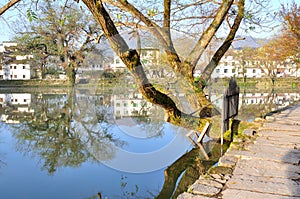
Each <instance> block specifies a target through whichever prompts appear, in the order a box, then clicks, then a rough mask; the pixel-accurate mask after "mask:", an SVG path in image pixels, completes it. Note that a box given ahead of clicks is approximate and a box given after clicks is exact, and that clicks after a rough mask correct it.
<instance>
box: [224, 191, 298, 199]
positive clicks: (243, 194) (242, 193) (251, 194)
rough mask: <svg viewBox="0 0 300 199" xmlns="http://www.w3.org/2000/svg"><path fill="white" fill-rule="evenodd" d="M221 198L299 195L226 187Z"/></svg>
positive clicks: (272, 198) (282, 198)
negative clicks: (283, 194)
mask: <svg viewBox="0 0 300 199" xmlns="http://www.w3.org/2000/svg"><path fill="white" fill-rule="evenodd" d="M222 194H223V196H222V198H223V199H299V197H291V196H282V195H274V194H267V193H258V192H253V191H246V190H236V189H226V190H225V191H223V192H222Z"/></svg>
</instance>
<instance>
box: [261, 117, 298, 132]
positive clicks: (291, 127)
mask: <svg viewBox="0 0 300 199" xmlns="http://www.w3.org/2000/svg"><path fill="white" fill-rule="evenodd" d="M299 118H300V117H299ZM264 128H272V129H275V130H276V129H277V130H279V129H280V130H281V129H283V130H284V131H291V132H293V131H294V132H300V126H299V125H291V124H280V122H278V123H265V124H264Z"/></svg>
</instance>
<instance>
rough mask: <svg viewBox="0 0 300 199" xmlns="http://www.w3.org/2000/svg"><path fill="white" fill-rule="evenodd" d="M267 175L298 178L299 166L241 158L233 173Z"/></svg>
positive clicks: (299, 173) (299, 174)
mask: <svg viewBox="0 0 300 199" xmlns="http://www.w3.org/2000/svg"><path fill="white" fill-rule="evenodd" d="M245 173H247V175H251V176H259V177H267V178H269V177H270V178H271V177H272V178H288V179H300V167H299V166H297V165H292V164H285V163H279V162H274V161H268V160H255V161H253V159H241V160H239V162H238V163H237V166H236V168H235V170H234V171H233V174H234V175H235V174H236V175H243V174H245Z"/></svg>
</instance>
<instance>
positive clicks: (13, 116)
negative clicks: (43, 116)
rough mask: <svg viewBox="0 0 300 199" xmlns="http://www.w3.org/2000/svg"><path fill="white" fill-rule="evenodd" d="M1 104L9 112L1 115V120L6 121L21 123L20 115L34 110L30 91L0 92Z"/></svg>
mask: <svg viewBox="0 0 300 199" xmlns="http://www.w3.org/2000/svg"><path fill="white" fill-rule="evenodd" d="M0 105H1V106H2V108H3V109H5V110H7V114H2V115H1V121H2V122H5V123H10V124H16V123H20V121H19V119H18V118H19V117H18V115H23V114H24V113H26V114H32V113H33V112H34V110H33V109H32V108H31V94H29V93H13V94H0ZM20 117H22V116H20Z"/></svg>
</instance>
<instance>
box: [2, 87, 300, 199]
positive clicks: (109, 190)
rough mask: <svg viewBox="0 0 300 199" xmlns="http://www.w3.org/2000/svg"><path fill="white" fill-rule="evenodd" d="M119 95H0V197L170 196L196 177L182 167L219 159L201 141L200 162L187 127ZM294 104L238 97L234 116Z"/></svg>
mask: <svg viewBox="0 0 300 199" xmlns="http://www.w3.org/2000/svg"><path fill="white" fill-rule="evenodd" d="M121 91H122V89H120V92H116V91H114V92H113V93H109V94H95V93H92V92H90V91H89V90H85V89H77V90H72V91H60V90H58V91H56V92H53V91H49V92H45V91H44V92H5V93H0V114H1V123H0V161H1V163H0V193H1V197H0V198H4V199H14V198H31V199H34V198H44V199H46V198H51V199H53V198H73V199H75V198H97V193H101V195H102V196H103V198H105V197H107V198H170V197H171V196H172V195H173V194H175V193H176V194H177V195H178V193H180V189H182V190H184V189H185V188H180V186H181V185H180V183H179V180H181V181H191V182H192V181H194V180H195V179H191V178H188V177H185V176H184V174H183V173H184V170H185V169H186V168H187V167H192V168H193V169H194V170H197V171H199V172H204V171H205V170H206V169H207V168H209V167H210V166H211V165H213V164H214V163H215V162H216V161H217V160H218V158H219V156H220V155H221V152H222V150H220V148H218V147H219V146H218V144H216V143H215V142H212V141H209V142H206V143H205V144H204V148H205V150H206V153H207V154H208V155H209V157H210V160H206V159H205V158H204V157H205V156H204V154H202V152H201V151H198V150H195V149H193V147H192V145H191V143H190V142H189V141H188V140H187V139H186V137H185V134H186V133H188V130H187V129H184V128H180V127H175V126H173V125H171V124H168V123H165V122H164V118H163V117H164V114H163V111H162V110H161V109H160V108H158V107H156V106H153V105H152V104H150V103H148V102H146V101H145V100H143V99H142V97H141V95H140V94H139V93H137V92H125V94H124V92H121ZM215 96H218V94H217V93H215ZM212 98H213V97H212ZM216 98H217V97H216ZM296 100H299V94H298V93H271V94H270V93H247V92H243V93H242V94H241V95H240V114H239V117H240V118H242V119H243V120H253V119H254V118H255V117H260V116H263V115H264V114H265V113H267V112H270V111H272V110H275V109H278V108H281V107H283V106H286V105H288V104H289V103H292V102H294V101H296ZM214 103H215V104H216V106H217V107H218V106H220V103H221V102H220V101H219V100H218V99H216V100H214ZM253 107H255V109H256V110H257V111H253V110H254V109H253ZM207 140H208V139H206V141H207ZM191 162H192V163H194V164H191ZM199 162H201V164H199ZM197 163H198V164H197ZM191 165H194V166H191ZM195 165H198V166H195ZM199 165H201V166H200V167H199ZM165 174H168V175H169V176H170V178H171V180H170V179H169V181H166V179H165V176H164V175H165ZM199 175H200V173H199ZM187 176H188V174H187ZM194 177H195V178H197V177H198V176H194ZM176 182H177V183H176ZM173 183H176V184H177V185H178V186H177V187H175V184H174V185H173ZM170 187H171V188H170ZM176 188H177V190H176ZM170 190H173V191H171V192H170ZM175 190H176V191H175ZM182 190H181V191H182Z"/></svg>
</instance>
